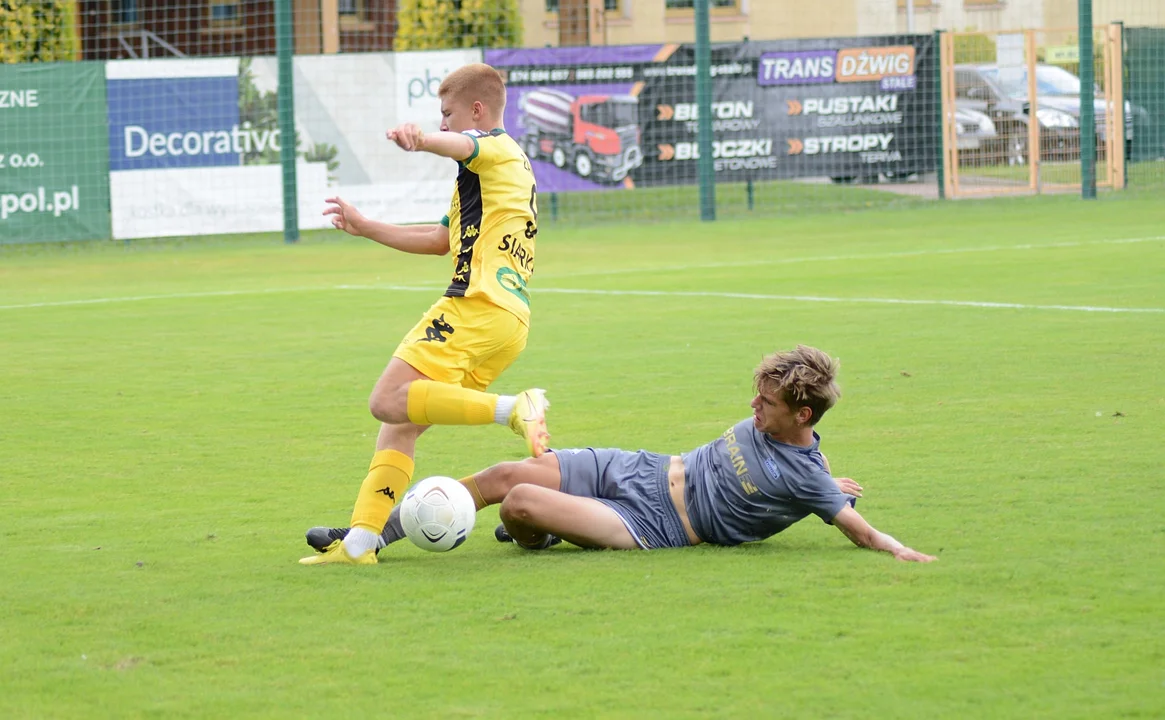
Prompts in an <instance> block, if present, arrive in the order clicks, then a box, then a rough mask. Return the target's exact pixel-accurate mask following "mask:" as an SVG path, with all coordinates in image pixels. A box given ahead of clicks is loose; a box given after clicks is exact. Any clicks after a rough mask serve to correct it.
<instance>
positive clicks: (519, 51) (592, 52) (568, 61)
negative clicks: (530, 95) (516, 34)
mask: <svg viewBox="0 0 1165 720" xmlns="http://www.w3.org/2000/svg"><path fill="white" fill-rule="evenodd" d="M664 47H665V46H663V45H618V46H606V45H604V46H587V47H563V48H557V47H556V48H509V49H504V50H486V51H485V61H486V62H487V63H488V64H490V65H493V66H494V67H496V68H503V67H511V66H532V65H543V66H552V65H557V66H569V65H596V64H619V63H649V62H654V61H655V60H656V56H657V55H659V54H660V51H661V50H663V49H664Z"/></svg>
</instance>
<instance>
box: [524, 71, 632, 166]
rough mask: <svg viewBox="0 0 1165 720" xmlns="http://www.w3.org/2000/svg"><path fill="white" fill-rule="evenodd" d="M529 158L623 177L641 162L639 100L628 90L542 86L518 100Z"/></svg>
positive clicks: (525, 147)
mask: <svg viewBox="0 0 1165 720" xmlns="http://www.w3.org/2000/svg"><path fill="white" fill-rule="evenodd" d="M518 108H519V110H520V111H521V113H522V118H521V124H522V125H523V126H525V128H526V132H525V135H523V136H522V141H521V142H522V147H523V149H524V150H525V151H526V155H527V156H529V158H530V159H531V160H538V159H545V160H549V161H550V162H552V163H554V165H555V167H558V168H567V167H569V168H570V169H571V170H572V171H573V172H574V173H575V174H576V175H578V176H579V177H582V178H586V179H588V180H595V181H605V182H620V181H621V180H622V179H623V178H625V177H627V173H629V172H631V171H632V170H634V169H635V168H637V167H639V166H640V165H642V164H643V149H642V148H641V147H640V146H639V143H640V139H641V135H642V133H641V131H640V130H639V101H638V100H637V99H636V98H634V97H632V96H630V95H571V94H570V93H565V92H561V91H559V90H552V89H550V88H539V89H538V90H532V91H530V92H528V93H526V94H524V95H522V97H521V98H519V100H518Z"/></svg>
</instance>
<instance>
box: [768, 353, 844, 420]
mask: <svg viewBox="0 0 1165 720" xmlns="http://www.w3.org/2000/svg"><path fill="white" fill-rule="evenodd" d="M839 367H841V361H839V360H837V359H835V358H831V357H830V356H829V355H827V354H825V353H824V352H822V351H821V350H818V349H817V348H814V347H809V346H808V345H798V346H797V349H796V350H785V351H783V352H775V353H773V354H772V355H767V356H765V358H764V359H763V360H761V363H760V365H757V367H756V371H755V372H754V373H753V383H754V384H755V385H756V389H757V391H758V392H760V391H762V390H769V391H773V392H776V393H777V394H778V395H779V396H780V398H781V400H783V401H784V402H785V404H786V405H788V406H789V407H790V408H791V409H793V410H794V411H796V410H797V409H799V408H803V407H807V408H809V409H810V410H812V411H813V416H812V417H811V418H810V419H809V424H810V425H816V424H817V421H818V420H820V419H821V416H822V415H824V414H825V411H826V410H828V409H829V408H831V407H833V406H834V405H835V404H836V403H837V401H838V398H840V397H841V388H839V387H838V386H837V382H836V381H835V378H836V377H837V370H838V368H839Z"/></svg>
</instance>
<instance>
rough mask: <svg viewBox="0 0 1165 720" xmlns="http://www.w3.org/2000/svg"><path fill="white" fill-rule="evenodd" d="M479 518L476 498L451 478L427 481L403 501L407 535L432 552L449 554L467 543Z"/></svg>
mask: <svg viewBox="0 0 1165 720" xmlns="http://www.w3.org/2000/svg"><path fill="white" fill-rule="evenodd" d="M476 519H477V508H476V506H475V505H474V504H473V496H472V495H470V494H469V490H466V489H465V486H464V485H462V484H461V483H459V482H457V481H456V480H454V479H453V478H451V477H442V476H440V475H438V476H436V477H430V478H425V479H424V480H422V481H420V482H419V483H417V484H416V485H414V486H413V487H412V488H411V489H410V490H409V491H408V492H407V493H405V497H404V500H401V502H400V524H401V527H403V528H404V531H405V535H407V536H408V538H409V540H412V541H413V544H414V545H416V546H417V547H419V548H421V549H422V550H428V551H430V552H445V551H447V550H452V549H453V548H455V547H457V546H458V545H460V544H461V543H463V542H465V538H467V537H469V531H470V530H473V523H474V521H475V520H476Z"/></svg>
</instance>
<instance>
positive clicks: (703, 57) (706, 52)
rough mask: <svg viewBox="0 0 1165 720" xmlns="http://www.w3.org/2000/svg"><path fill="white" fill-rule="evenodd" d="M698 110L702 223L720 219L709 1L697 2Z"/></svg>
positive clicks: (698, 0) (701, 0) (697, 0)
mask: <svg viewBox="0 0 1165 720" xmlns="http://www.w3.org/2000/svg"><path fill="white" fill-rule="evenodd" d="M695 13H696V106H697V107H698V108H699V110H698V111H697V112H698V114H699V118H698V120H699V122H698V128H699V129H698V136H697V140H698V141H699V148H700V160H699V165H698V172H699V178H700V219H701V220H705V221H709V220H715V219H716V177H715V175H716V171H715V169H714V167H713V164H712V68H711V66H712V41H711V27H710V20H709V18H708V0H696V2H695Z"/></svg>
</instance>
